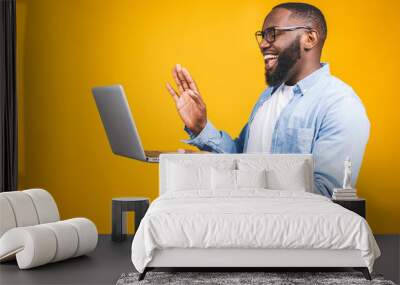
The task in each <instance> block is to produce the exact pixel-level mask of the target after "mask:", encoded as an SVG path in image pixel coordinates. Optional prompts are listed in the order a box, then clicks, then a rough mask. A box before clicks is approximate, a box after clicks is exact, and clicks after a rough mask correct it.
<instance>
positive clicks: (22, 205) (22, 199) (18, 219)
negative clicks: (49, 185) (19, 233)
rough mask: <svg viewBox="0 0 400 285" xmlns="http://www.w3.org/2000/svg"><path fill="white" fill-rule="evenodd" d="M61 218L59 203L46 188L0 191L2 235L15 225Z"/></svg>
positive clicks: (31, 224) (40, 222)
mask: <svg viewBox="0 0 400 285" xmlns="http://www.w3.org/2000/svg"><path fill="white" fill-rule="evenodd" d="M59 220H60V215H59V212H58V208H57V205H56V203H55V201H54V199H53V197H52V196H51V195H50V193H49V192H47V191H46V190H43V189H29V190H25V191H12V192H2V193H0V237H1V236H2V235H3V234H4V233H5V232H6V231H8V230H9V229H12V228H15V227H26V226H34V225H37V224H43V223H50V222H56V221H59Z"/></svg>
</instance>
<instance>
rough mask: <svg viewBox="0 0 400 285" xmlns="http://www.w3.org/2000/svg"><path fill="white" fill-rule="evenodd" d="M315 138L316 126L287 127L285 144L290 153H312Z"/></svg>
mask: <svg viewBox="0 0 400 285" xmlns="http://www.w3.org/2000/svg"><path fill="white" fill-rule="evenodd" d="M313 140H314V128H287V129H286V130H285V144H287V145H288V150H289V152H290V153H311V150H312V146H313Z"/></svg>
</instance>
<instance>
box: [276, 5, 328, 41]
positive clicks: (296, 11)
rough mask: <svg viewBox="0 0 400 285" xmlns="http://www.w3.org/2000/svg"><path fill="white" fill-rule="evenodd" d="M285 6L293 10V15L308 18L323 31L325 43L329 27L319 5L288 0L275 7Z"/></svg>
mask: <svg viewBox="0 0 400 285" xmlns="http://www.w3.org/2000/svg"><path fill="white" fill-rule="evenodd" d="M276 8H284V9H286V10H289V11H291V12H292V16H294V17H300V18H302V19H307V20H309V21H311V23H312V24H313V25H314V26H315V27H316V28H317V29H318V30H319V32H320V33H321V35H320V37H321V40H322V43H324V41H325V39H326V36H327V35H328V27H327V26H326V21H325V17H324V14H322V12H321V10H320V9H318V8H317V7H315V6H313V5H311V4H307V3H300V2H287V3H282V4H279V5H276V6H275V7H274V8H273V9H276Z"/></svg>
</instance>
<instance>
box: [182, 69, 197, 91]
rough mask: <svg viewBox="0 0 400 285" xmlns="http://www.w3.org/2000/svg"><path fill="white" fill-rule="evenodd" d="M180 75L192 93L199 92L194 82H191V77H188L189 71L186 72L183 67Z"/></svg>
mask: <svg viewBox="0 0 400 285" xmlns="http://www.w3.org/2000/svg"><path fill="white" fill-rule="evenodd" d="M182 74H183V76H185V79H186V81H187V83H188V84H189V88H190V89H192V90H193V91H196V92H199V91H198V89H197V85H196V82H195V81H194V80H193V78H192V76H191V75H190V73H189V70H187V69H186V68H185V67H183V68H182ZM199 95H200V94H199Z"/></svg>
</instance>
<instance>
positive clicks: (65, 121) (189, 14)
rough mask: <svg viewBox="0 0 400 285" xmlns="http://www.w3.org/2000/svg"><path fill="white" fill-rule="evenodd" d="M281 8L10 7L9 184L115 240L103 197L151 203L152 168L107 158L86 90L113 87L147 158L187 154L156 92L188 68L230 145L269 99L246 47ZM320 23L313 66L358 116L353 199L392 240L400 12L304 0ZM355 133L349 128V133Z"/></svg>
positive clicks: (43, 0)
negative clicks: (344, 87) (14, 146)
mask: <svg viewBox="0 0 400 285" xmlns="http://www.w3.org/2000/svg"><path fill="white" fill-rule="evenodd" d="M278 3H279V2H278V1H265V0H257V1H256V0H254V1H237V0H234V1H232V0H229V1H228V0H223V1H188V0H181V1H177V0H173V1H160V0H158V1H139V0H118V1H117V0H113V1H110V0H79V1H78V0H75V1H74V0H30V1H29V0H17V31H18V39H17V45H18V51H17V52H18V91H19V93H18V101H19V103H18V107H19V152H20V156H19V187H20V189H25V188H30V187H42V188H45V189H47V190H49V191H50V192H51V193H52V194H53V196H54V197H55V199H56V201H58V206H59V210H60V213H61V216H62V218H64V219H65V218H71V217H76V216H84V217H88V218H90V219H92V220H93V221H94V222H95V223H96V225H97V227H98V229H99V232H100V233H109V232H110V230H111V215H110V213H111V198H112V197H119V196H147V197H150V198H151V199H154V198H155V197H157V193H158V166H157V165H156V164H146V163H142V162H138V161H134V160H131V159H126V158H123V157H119V156H115V155H113V154H112V153H111V150H110V147H109V145H108V142H107V139H106V136H105V132H104V130H103V127H102V124H101V121H100V118H99V115H98V113H97V110H96V106H95V103H94V100H93V98H92V94H91V87H92V86H98V85H108V84H115V83H120V84H123V86H124V88H125V91H126V94H127V97H128V100H129V104H130V106H131V109H132V112H133V114H134V117H135V119H136V122H137V126H138V129H139V132H140V134H141V137H142V140H143V143H144V145H145V147H146V149H167V150H168V149H169V150H172V149H177V148H182V147H185V145H184V144H183V143H181V142H180V139H184V138H186V135H185V133H184V131H183V130H182V123H181V121H180V119H179V117H178V115H177V113H176V110H175V106H174V104H173V102H172V100H171V98H170V96H169V95H168V93H167V92H166V90H165V88H164V85H165V82H166V81H171V79H172V78H171V75H170V71H171V68H172V67H173V66H174V64H175V63H181V64H183V65H185V66H187V67H188V68H189V69H190V71H191V72H192V74H193V76H194V78H195V79H196V80H197V83H198V85H199V87H200V91H201V92H202V95H203V98H204V100H205V102H206V103H207V108H208V115H209V118H210V120H211V121H212V122H213V123H214V125H216V126H217V127H218V128H221V129H224V130H226V131H228V132H229V133H230V134H232V135H237V134H238V133H239V131H240V130H241V128H242V127H243V125H244V124H245V122H246V120H247V118H248V116H249V114H250V111H251V109H252V107H253V105H254V103H255V102H256V100H257V98H258V96H259V95H260V93H261V92H262V91H263V89H264V88H265V84H264V66H263V59H262V57H261V55H260V54H259V50H258V47H257V44H256V41H255V38H254V32H255V31H256V30H259V29H260V28H261V25H262V22H263V19H264V17H265V15H266V14H267V13H268V12H269V11H270V9H271V8H272V7H273V6H274V5H276V4H278ZM310 3H312V4H315V5H316V6H318V7H319V8H320V9H321V10H322V11H323V13H324V14H325V16H326V19H327V22H328V39H327V42H326V45H325V48H324V53H323V61H327V62H329V63H330V64H331V71H332V73H333V74H334V75H336V76H337V77H339V78H341V79H342V80H344V81H345V82H347V83H348V84H349V85H351V86H352V87H353V88H354V89H355V90H356V92H357V93H358V95H359V96H360V98H361V99H362V101H363V102H364V105H365V107H366V109H367V112H368V116H369V119H370V121H371V126H372V128H371V137H370V141H369V143H368V146H367V151H366V155H365V158H364V164H363V166H362V169H361V172H360V176H359V180H358V184H357V188H358V193H359V195H360V196H362V197H365V198H366V199H367V217H368V221H369V223H370V225H371V227H372V229H373V231H374V232H375V233H400V191H399V186H398V185H399V177H400V174H399V173H398V172H399V170H400V167H399V166H400V165H399V164H400V150H399V143H398V136H397V134H398V132H399V131H400V128H399V124H398V116H399V105H400V99H399V96H398V82H399V78H398V76H399V72H398V68H399V64H400V61H399V50H400V44H399V37H398V36H399V34H400V31H399V29H400V25H399V24H398V17H399V16H398V11H399V9H400V4H399V2H398V1H382V0H380V1H349V0H347V1H342V0H341V1H337V0H335V1H333V0H332V1H310ZM350 123H351V122H349V124H350Z"/></svg>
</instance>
